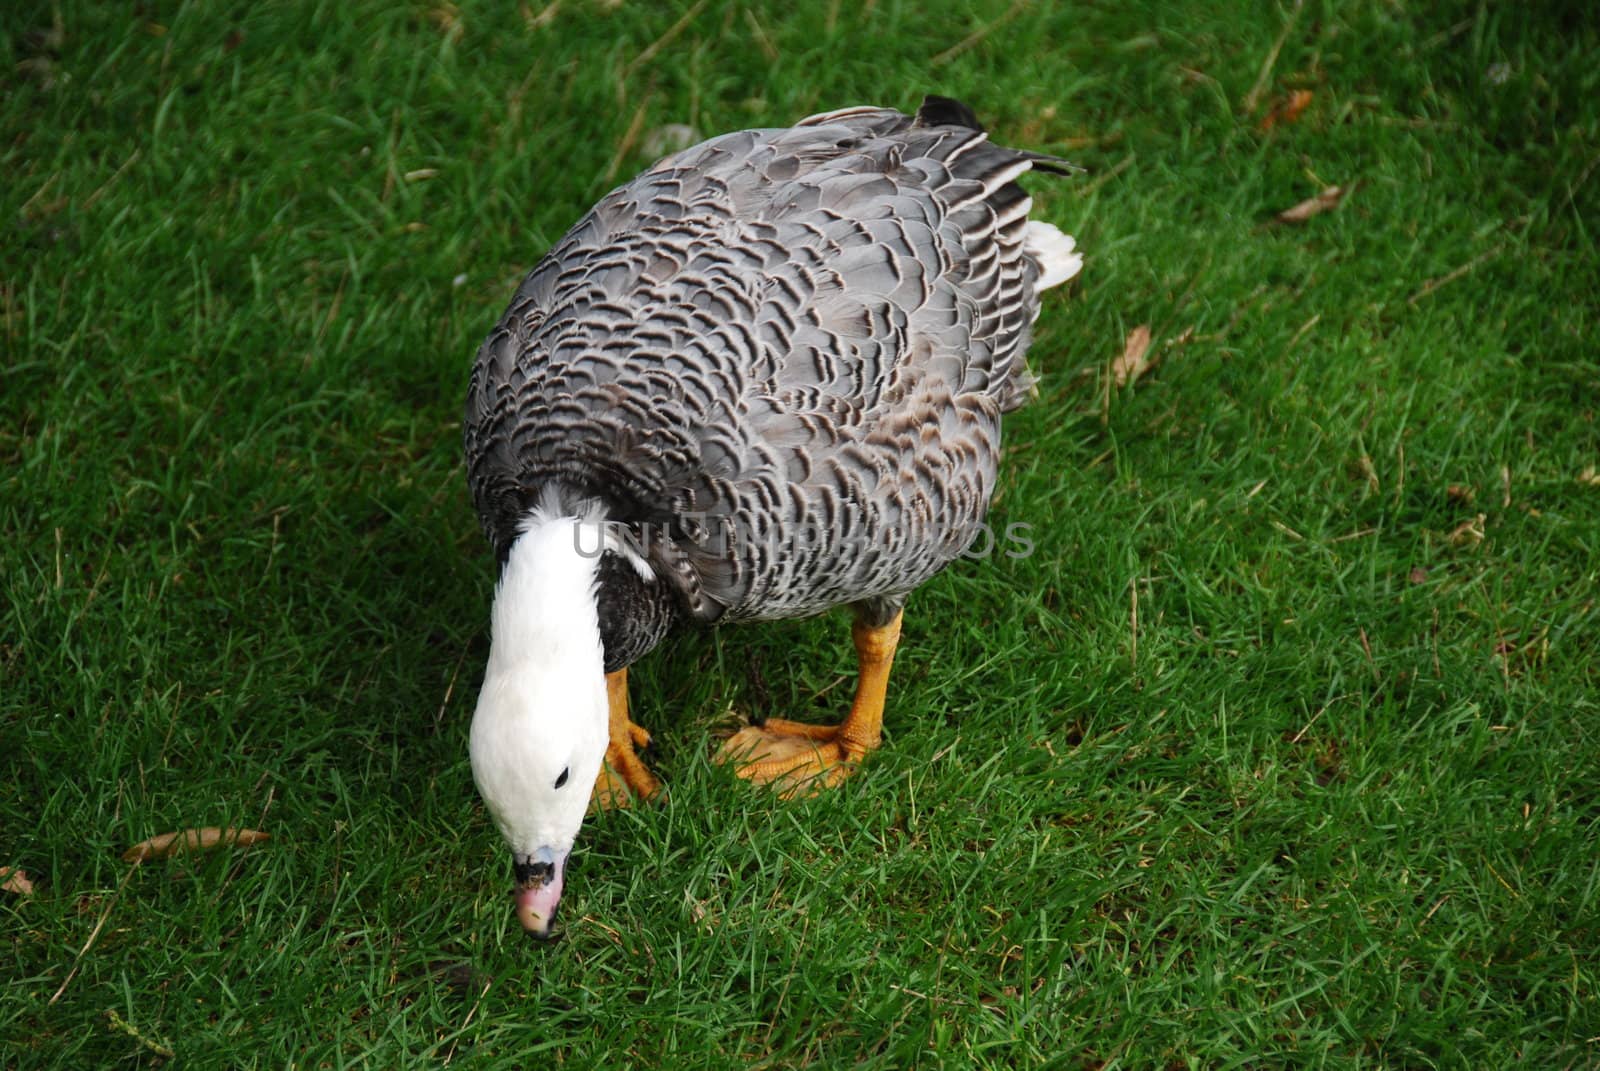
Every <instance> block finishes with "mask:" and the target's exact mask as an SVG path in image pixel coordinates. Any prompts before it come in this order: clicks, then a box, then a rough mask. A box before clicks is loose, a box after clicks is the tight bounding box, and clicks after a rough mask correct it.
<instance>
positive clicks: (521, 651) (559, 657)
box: [471, 511, 609, 937]
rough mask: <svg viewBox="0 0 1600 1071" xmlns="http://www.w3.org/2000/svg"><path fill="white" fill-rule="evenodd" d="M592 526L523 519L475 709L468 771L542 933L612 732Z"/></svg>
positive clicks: (528, 923)
mask: <svg viewBox="0 0 1600 1071" xmlns="http://www.w3.org/2000/svg"><path fill="white" fill-rule="evenodd" d="M598 532H599V529H598V528H597V527H596V526H595V525H594V524H593V523H592V522H581V521H579V520H577V519H575V518H573V517H570V516H568V517H554V518H552V517H550V516H549V515H548V514H547V513H546V512H544V511H535V512H534V513H533V514H531V515H530V517H529V519H528V523H527V524H526V526H525V527H524V529H523V534H522V535H521V536H520V537H519V538H518V540H517V542H516V543H515V544H514V545H513V546H512V548H511V554H510V557H509V558H508V559H507V561H506V565H505V569H504V571H503V572H502V573H501V575H500V584H499V587H498V588H497V589H496V591H495V602H494V612H493V640H492V644H491V647H490V651H489V665H488V668H487V670H486V672H485V673H484V681H483V690H482V691H481V692H480V693H479V695H478V707H477V710H476V712H475V713H474V714H473V716H472V738H471V753H472V777H473V780H474V781H476V782H477V785H478V792H479V793H480V794H481V795H482V796H483V801H484V803H485V804H487V805H488V808H489V813H490V814H491V815H492V816H493V817H494V821H495V824H496V825H497V826H499V828H500V832H501V834H502V835H503V836H504V837H505V839H506V843H507V844H508V845H509V846H510V848H511V854H512V863H513V867H514V872H515V874H516V879H517V892H516V903H517V917H518V918H519V919H520V920H521V922H522V924H523V926H524V927H525V928H526V929H527V930H528V931H529V932H531V933H533V934H535V935H536V936H539V937H549V936H551V926H552V924H553V923H554V921H555V912H556V907H557V905H558V904H559V903H560V901H561V890H562V887H563V884H564V882H565V875H566V865H567V856H568V854H569V853H570V852H571V851H572V844H573V841H574V840H576V839H577V836H578V829H579V827H581V826H582V825H583V816H584V813H585V812H586V811H587V809H588V806H589V796H590V793H591V792H592V791H593V789H594V782H595V778H596V777H597V776H599V773H600V766H601V763H602V762H603V761H604V759H605V752H606V742H607V739H608V721H609V715H608V706H607V699H606V681H605V658H604V653H603V651H602V648H601V643H600V626H599V618H598V613H597V609H596V602H595V569H596V567H597V565H598V563H599V546H598V542H597V540H598ZM586 552H587V553H586Z"/></svg>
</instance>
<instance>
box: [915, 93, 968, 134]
mask: <svg viewBox="0 0 1600 1071" xmlns="http://www.w3.org/2000/svg"><path fill="white" fill-rule="evenodd" d="M917 125H918V126H963V127H966V128H967V129H968V130H982V129H983V124H982V123H980V122H978V116H977V114H976V113H975V112H973V110H972V109H971V108H969V107H967V106H966V105H965V104H963V103H961V102H960V101H959V100H956V99H954V98H953V97H941V96H937V95H936V94H933V93H929V94H928V95H927V96H925V97H923V98H922V107H920V108H918V109H917Z"/></svg>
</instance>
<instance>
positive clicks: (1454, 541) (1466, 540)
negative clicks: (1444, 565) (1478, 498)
mask: <svg viewBox="0 0 1600 1071" xmlns="http://www.w3.org/2000/svg"><path fill="white" fill-rule="evenodd" d="M1487 519H1488V517H1487V515H1486V514H1482V513H1480V514H1478V515H1477V516H1476V517H1474V518H1472V520H1470V521H1462V522H1461V523H1460V524H1458V525H1456V526H1455V527H1454V528H1453V529H1451V531H1450V535H1449V536H1447V537H1446V538H1448V539H1449V540H1450V545H1451V546H1455V547H1475V546H1477V545H1478V544H1479V543H1482V542H1483V522H1484V521H1485V520H1487Z"/></svg>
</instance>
